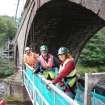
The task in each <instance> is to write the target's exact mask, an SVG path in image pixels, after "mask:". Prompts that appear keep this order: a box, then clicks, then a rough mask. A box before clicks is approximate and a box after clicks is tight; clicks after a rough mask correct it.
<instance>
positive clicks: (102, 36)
mask: <svg viewBox="0 0 105 105" xmlns="http://www.w3.org/2000/svg"><path fill="white" fill-rule="evenodd" d="M79 62H80V63H81V65H83V66H92V67H94V66H97V67H98V66H103V65H105V27H104V28H103V29H101V30H100V31H99V32H97V33H96V34H95V35H94V36H93V37H92V38H91V39H90V40H89V42H88V43H87V45H86V47H85V48H84V50H83V51H82V53H81V56H80V59H79Z"/></svg>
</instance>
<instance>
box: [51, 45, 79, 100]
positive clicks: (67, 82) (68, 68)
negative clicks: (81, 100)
mask: <svg viewBox="0 0 105 105" xmlns="http://www.w3.org/2000/svg"><path fill="white" fill-rule="evenodd" d="M58 57H59V59H60V61H61V64H60V68H59V73H58V76H57V77H56V78H55V79H53V80H52V81H51V83H53V84H57V83H59V85H60V86H61V87H62V89H63V91H64V92H65V93H66V94H67V95H69V96H70V97H71V98H73V99H74V97H75V90H76V81H77V76H76V69H75V62H74V59H73V57H72V55H71V53H70V52H69V50H68V49H67V48H66V47H60V48H59V50H58Z"/></svg>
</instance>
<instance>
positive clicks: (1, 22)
mask: <svg viewBox="0 0 105 105" xmlns="http://www.w3.org/2000/svg"><path fill="white" fill-rule="evenodd" d="M15 33H16V22H15V20H14V18H13V17H8V16H0V46H3V45H4V43H5V42H6V40H7V39H8V38H9V39H13V38H14V36H15Z"/></svg>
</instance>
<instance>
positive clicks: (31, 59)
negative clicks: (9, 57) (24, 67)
mask: <svg viewBox="0 0 105 105" xmlns="http://www.w3.org/2000/svg"><path fill="white" fill-rule="evenodd" d="M37 59H38V54H35V53H33V52H32V51H31V49H30V48H29V47H26V48H25V54H24V57H23V62H24V64H25V63H26V64H28V65H29V66H31V67H32V68H34V67H35V66H36V62H37Z"/></svg>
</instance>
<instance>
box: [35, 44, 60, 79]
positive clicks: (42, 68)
mask: <svg viewBox="0 0 105 105" xmlns="http://www.w3.org/2000/svg"><path fill="white" fill-rule="evenodd" d="M40 53H41V55H40V56H39V60H38V62H37V65H36V68H35V73H39V72H40V73H41V74H42V75H43V76H44V77H45V78H46V79H48V80H52V79H54V78H55V77H56V75H57V72H58V67H59V61H58V59H57V58H56V57H54V56H53V55H52V54H50V53H49V52H48V47H47V46H46V45H42V46H41V47H40Z"/></svg>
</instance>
